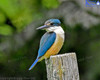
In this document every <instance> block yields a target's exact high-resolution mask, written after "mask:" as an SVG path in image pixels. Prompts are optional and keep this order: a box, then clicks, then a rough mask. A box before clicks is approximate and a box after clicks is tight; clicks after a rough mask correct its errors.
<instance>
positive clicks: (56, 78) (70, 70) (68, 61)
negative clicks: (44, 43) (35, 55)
mask: <svg viewBox="0 0 100 80" xmlns="http://www.w3.org/2000/svg"><path fill="white" fill-rule="evenodd" d="M45 63H46V69H47V78H48V79H47V80H79V73H78V66H77V59H76V54H75V53H66V54H60V55H55V56H51V57H50V59H46V60H45Z"/></svg>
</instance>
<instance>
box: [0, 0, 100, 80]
mask: <svg viewBox="0 0 100 80" xmlns="http://www.w3.org/2000/svg"><path fill="white" fill-rule="evenodd" d="M50 18H58V19H60V20H61V22H62V27H63V29H64V31H65V35H66V39H65V43H64V46H63V48H62V50H61V51H60V52H59V54H64V53H68V52H76V55H77V61H78V66H79V73H80V80H100V7H99V6H95V7H86V4H85V0H0V79H4V78H6V79H9V78H13V79H12V80H14V79H15V80H17V79H22V80H26V79H27V80H47V78H46V76H47V73H46V67H45V61H44V60H43V61H41V62H40V63H38V64H37V65H36V67H35V68H34V69H33V70H31V71H28V68H29V67H30V65H31V64H32V63H33V61H34V60H35V58H36V56H37V52H38V48H39V41H40V38H41V36H42V35H43V34H44V33H45V31H42V30H38V31H37V30H36V28H37V27H39V26H41V25H43V24H44V22H45V21H46V20H47V19H50ZM9 80H10V79H9Z"/></svg>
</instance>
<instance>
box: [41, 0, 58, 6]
mask: <svg viewBox="0 0 100 80" xmlns="http://www.w3.org/2000/svg"><path fill="white" fill-rule="evenodd" d="M42 4H43V5H44V6H45V7H46V8H57V7H58V6H59V2H58V0H42Z"/></svg>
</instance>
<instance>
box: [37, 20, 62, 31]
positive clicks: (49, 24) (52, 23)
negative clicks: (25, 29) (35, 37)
mask: <svg viewBox="0 0 100 80" xmlns="http://www.w3.org/2000/svg"><path fill="white" fill-rule="evenodd" d="M60 25H61V22H60V20H59V19H49V20H47V21H46V22H45V24H44V25H43V26H41V27H39V28H37V29H42V30H46V31H54V30H56V29H58V28H59V27H60Z"/></svg>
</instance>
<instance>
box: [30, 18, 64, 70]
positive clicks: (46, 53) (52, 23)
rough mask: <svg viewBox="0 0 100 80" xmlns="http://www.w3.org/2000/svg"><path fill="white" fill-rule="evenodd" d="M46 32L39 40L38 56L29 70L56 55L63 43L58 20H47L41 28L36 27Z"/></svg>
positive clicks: (62, 31) (62, 34) (62, 32)
mask: <svg viewBox="0 0 100 80" xmlns="http://www.w3.org/2000/svg"><path fill="white" fill-rule="evenodd" d="M40 29H41V30H46V33H45V34H44V35H43V36H42V38H41V40H40V46H39V50H38V55H37V58H36V60H35V61H34V63H33V64H32V65H31V67H30V68H29V70H31V69H32V68H33V67H34V66H35V65H36V64H37V63H38V62H40V61H41V60H43V59H47V58H49V57H50V56H51V55H56V54H57V53H58V52H59V51H60V49H61V48H62V46H63V43H64V37H65V36H64V30H63V29H62V27H61V22H60V20H59V19H49V20H47V21H46V22H45V23H44V25H43V26H41V27H38V28H37V30H40Z"/></svg>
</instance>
